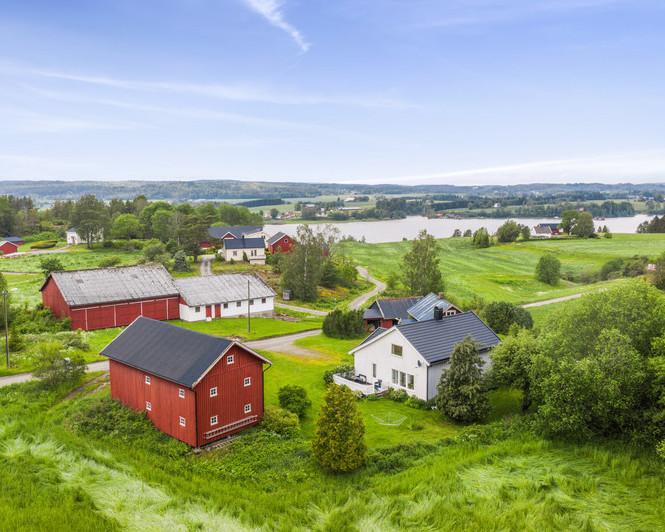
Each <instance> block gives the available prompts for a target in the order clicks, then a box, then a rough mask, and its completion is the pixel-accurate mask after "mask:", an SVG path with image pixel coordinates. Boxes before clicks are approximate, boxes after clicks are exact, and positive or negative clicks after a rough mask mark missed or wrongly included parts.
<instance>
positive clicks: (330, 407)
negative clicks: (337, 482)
mask: <svg viewBox="0 0 665 532" xmlns="http://www.w3.org/2000/svg"><path fill="white" fill-rule="evenodd" d="M312 450H313V452H314V456H315V457H316V459H317V460H318V462H319V464H320V465H321V466H322V467H323V468H324V469H327V470H329V471H334V472H340V473H346V472H349V471H354V470H356V469H358V468H359V467H361V466H362V465H363V464H364V463H365V459H366V455H367V446H366V445H365V424H364V422H363V419H362V417H361V416H360V413H359V412H358V408H357V407H356V397H355V395H354V394H353V392H352V391H351V390H349V389H348V388H347V387H346V386H338V385H336V384H330V385H329V386H328V391H327V392H326V396H325V398H324V402H323V406H322V407H321V413H320V415H319V421H318V423H317V427H316V436H315V438H314V442H313V444H312Z"/></svg>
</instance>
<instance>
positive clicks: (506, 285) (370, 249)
mask: <svg viewBox="0 0 665 532" xmlns="http://www.w3.org/2000/svg"><path fill="white" fill-rule="evenodd" d="M439 243H440V244H441V251H440V258H441V270H442V272H443V277H444V282H445V284H446V293H447V294H449V295H450V297H451V298H455V299H461V300H463V301H465V300H466V301H468V300H470V299H471V298H472V297H473V296H474V295H477V296H480V297H482V298H483V299H485V300H486V301H497V300H504V301H511V302H513V303H528V302H532V301H542V300H545V299H550V298H556V297H561V296H565V295H570V294H575V293H579V292H585V291H588V290H596V289H599V288H602V286H603V283H594V284H588V285H584V284H576V283H571V282H568V281H563V280H562V281H560V283H559V284H558V285H557V286H549V285H547V284H545V283H541V282H540V281H537V280H536V279H535V278H534V271H535V267H536V263H537V262H538V260H539V259H540V257H541V256H542V255H543V254H544V253H547V252H550V253H554V254H555V255H556V256H557V257H558V258H559V260H560V261H561V271H562V272H567V271H572V272H576V273H580V272H596V271H598V270H600V268H601V267H602V265H603V264H604V263H605V262H607V261H608V260H610V259H612V258H629V257H632V256H634V255H646V256H648V257H649V258H651V259H655V258H656V257H657V256H658V255H660V254H661V253H663V252H665V235H657V234H644V235H638V234H635V235H628V234H617V235H614V238H611V239H603V238H601V239H590V240H576V239H575V240H573V239H571V240H550V241H548V240H538V241H536V240H532V241H528V242H517V243H513V244H502V245H497V246H492V247H490V248H486V249H475V248H473V247H472V246H471V239H469V238H446V239H442V240H439ZM409 245H410V244H409V243H408V242H396V243H386V244H363V243H360V242H344V243H343V244H342V246H343V249H344V251H345V252H346V253H349V254H350V255H351V256H352V257H354V258H355V260H356V261H357V262H358V263H359V264H361V265H363V266H367V267H368V269H369V271H370V273H372V275H374V276H376V277H378V278H380V279H383V280H387V279H388V277H389V275H390V274H391V273H392V272H395V273H398V274H399V270H400V266H401V260H402V256H403V255H404V253H406V251H407V250H408V249H409ZM614 282H617V281H614ZM618 282H620V281H618Z"/></svg>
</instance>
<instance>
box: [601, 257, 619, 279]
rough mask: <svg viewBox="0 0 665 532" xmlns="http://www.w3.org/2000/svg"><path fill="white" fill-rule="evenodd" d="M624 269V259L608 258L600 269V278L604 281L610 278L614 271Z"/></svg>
mask: <svg viewBox="0 0 665 532" xmlns="http://www.w3.org/2000/svg"><path fill="white" fill-rule="evenodd" d="M622 269H623V260H622V259H612V260H608V261H607V262H606V263H605V264H603V266H602V268H601V269H600V278H601V279H602V280H603V281H607V279H609V278H610V274H612V273H614V272H619V271H621V270H622Z"/></svg>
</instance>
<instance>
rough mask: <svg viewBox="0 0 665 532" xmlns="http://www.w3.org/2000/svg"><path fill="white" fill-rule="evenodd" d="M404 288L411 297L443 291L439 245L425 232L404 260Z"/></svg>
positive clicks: (414, 242) (412, 244) (413, 243)
mask: <svg viewBox="0 0 665 532" xmlns="http://www.w3.org/2000/svg"><path fill="white" fill-rule="evenodd" d="M402 271H403V281H404V286H405V287H406V288H407V290H408V291H409V293H410V294H411V295H419V296H424V295H427V294H429V293H430V292H435V293H436V292H441V291H442V290H443V278H442V277H441V268H440V266H439V244H438V242H437V241H436V240H435V238H434V237H433V236H432V235H429V234H427V231H425V230H423V231H421V232H420V233H419V234H418V237H417V238H415V239H414V240H413V241H412V242H411V249H410V250H409V252H408V253H406V255H404V258H403V259H402Z"/></svg>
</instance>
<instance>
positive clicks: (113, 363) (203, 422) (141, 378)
mask: <svg viewBox="0 0 665 532" xmlns="http://www.w3.org/2000/svg"><path fill="white" fill-rule="evenodd" d="M102 354H103V355H105V356H107V357H109V359H110V375H111V397H112V398H113V399H116V400H118V401H120V402H122V403H124V404H125V405H127V406H128V407H129V408H132V409H133V410H137V411H139V412H145V413H146V415H147V416H148V418H149V419H150V420H151V421H152V423H153V424H154V425H155V427H157V428H158V429H159V430H161V431H162V432H165V433H166V434H168V435H169V436H172V437H174V438H177V439H178V440H180V441H183V442H185V443H186V444H188V445H191V446H192V447H201V446H203V445H207V444H209V443H212V442H214V441H215V440H219V439H220V438H224V437H226V436H230V435H232V434H235V433H236V432H239V431H240V430H242V429H244V428H246V427H250V426H252V425H256V424H257V423H258V422H259V421H261V418H262V417H263V365H264V364H270V361H269V360H267V359H265V358H263V357H262V356H260V355H258V354H257V353H255V352H254V351H252V350H251V349H249V348H247V347H245V346H244V345H242V344H240V343H237V342H234V341H233V340H229V339H226V338H220V337H216V336H209V335H207V334H202V333H198V332H195V331H190V330H188V329H183V328H182V327H176V326H175V325H170V324H168V323H162V322H159V321H155V320H151V319H148V318H137V319H136V321H134V322H133V323H132V324H131V325H130V326H129V327H127V328H126V329H125V330H124V331H123V332H122V333H120V334H119V335H118V336H117V337H116V338H115V340H113V341H112V342H111V343H110V344H109V345H108V346H107V347H105V348H104V350H103V351H102Z"/></svg>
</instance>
